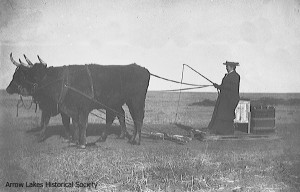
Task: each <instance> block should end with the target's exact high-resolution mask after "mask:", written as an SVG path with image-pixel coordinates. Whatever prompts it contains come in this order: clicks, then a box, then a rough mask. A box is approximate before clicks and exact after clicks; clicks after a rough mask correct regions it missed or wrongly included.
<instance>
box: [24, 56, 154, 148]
mask: <svg viewBox="0 0 300 192" xmlns="http://www.w3.org/2000/svg"><path fill="white" fill-rule="evenodd" d="M38 58H39V57H38ZM39 61H40V62H39V63H35V64H32V65H30V66H29V67H27V68H28V69H27V70H26V75H24V76H23V78H24V79H23V82H22V84H20V85H18V86H19V87H20V88H19V89H20V94H22V95H27V94H30V95H35V94H41V93H42V94H45V95H47V96H48V97H49V98H51V99H53V100H54V102H55V103H57V104H58V107H59V110H60V111H62V112H63V113H65V114H66V115H67V116H69V117H71V118H72V122H73V124H74V126H75V131H74V137H75V138H76V139H78V144H79V147H80V148H85V145H86V128H87V121H88V114H89V113H90V112H91V111H92V110H93V109H105V110H106V124H107V126H106V129H107V128H108V127H110V126H111V124H112V122H113V120H114V119H115V117H116V116H118V117H119V120H120V122H122V124H124V125H121V128H122V129H121V136H120V137H121V138H122V137H125V136H126V135H127V131H126V126H125V112H124V110H123V108H122V106H123V105H124V104H126V105H127V106H128V109H129V112H130V114H131V116H132V119H133V121H134V132H133V136H132V137H131V138H130V139H129V142H130V143H131V144H140V141H141V128H142V125H143V119H144V108H145V99H146V94H147V89H148V85H149V80H150V73H149V71H148V70H147V69H145V68H143V67H140V66H138V65H137V64H130V65H123V66H121V65H108V66H104V65H97V64H90V65H70V66H64V67H47V64H46V63H45V62H44V61H42V60H41V59H40V58H39ZM137 135H138V141H137V142H136V137H137ZM106 138H107V131H106V130H105V131H104V132H103V133H102V136H101V137H100V138H99V141H105V140H106Z"/></svg>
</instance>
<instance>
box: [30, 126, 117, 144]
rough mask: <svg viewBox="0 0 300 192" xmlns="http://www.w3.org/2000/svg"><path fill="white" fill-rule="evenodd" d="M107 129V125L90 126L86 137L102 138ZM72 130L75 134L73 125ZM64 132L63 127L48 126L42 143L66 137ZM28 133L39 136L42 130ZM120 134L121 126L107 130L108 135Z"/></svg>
mask: <svg viewBox="0 0 300 192" xmlns="http://www.w3.org/2000/svg"><path fill="white" fill-rule="evenodd" d="M105 127H106V125H105V124H88V127H87V132H86V136H87V137H88V136H101V135H102V133H103V131H104V129H105ZM70 129H71V132H73V130H74V127H73V125H71V126H70ZM64 132H65V128H64V126H63V125H50V126H47V128H46V130H45V137H44V138H43V140H41V142H43V141H45V140H47V139H48V138H50V137H52V136H55V135H58V136H61V137H65V135H64ZM26 133H28V134H37V135H38V134H39V133H40V128H38V127H37V128H33V129H30V130H27V131H26ZM120 133H121V129H120V126H114V125H113V126H111V127H110V128H109V129H108V130H107V134H108V135H111V134H115V135H120Z"/></svg>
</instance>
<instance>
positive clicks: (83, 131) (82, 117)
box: [78, 113, 89, 149]
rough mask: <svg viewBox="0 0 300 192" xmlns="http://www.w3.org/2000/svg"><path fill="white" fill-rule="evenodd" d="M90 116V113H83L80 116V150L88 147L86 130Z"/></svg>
mask: <svg viewBox="0 0 300 192" xmlns="http://www.w3.org/2000/svg"><path fill="white" fill-rule="evenodd" d="M88 116H89V113H81V114H79V124H78V125H79V126H78V127H79V146H78V147H79V148H80V149H85V145H86V130H87V124H88Z"/></svg>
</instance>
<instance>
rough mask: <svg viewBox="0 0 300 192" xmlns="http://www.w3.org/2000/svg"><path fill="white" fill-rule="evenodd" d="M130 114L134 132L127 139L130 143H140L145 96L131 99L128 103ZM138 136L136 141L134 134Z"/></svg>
mask: <svg viewBox="0 0 300 192" xmlns="http://www.w3.org/2000/svg"><path fill="white" fill-rule="evenodd" d="M127 105H128V104H127ZM128 108H129V111H130V114H131V116H132V119H133V121H134V132H133V136H132V137H131V139H130V140H129V143H131V144H137V145H140V144H141V135H142V127H143V120H144V114H145V98H136V99H134V100H132V101H131V102H130V103H129V105H128ZM137 134H138V136H139V138H138V141H137V142H136V136H137Z"/></svg>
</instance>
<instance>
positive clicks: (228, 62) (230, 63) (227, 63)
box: [223, 61, 240, 66]
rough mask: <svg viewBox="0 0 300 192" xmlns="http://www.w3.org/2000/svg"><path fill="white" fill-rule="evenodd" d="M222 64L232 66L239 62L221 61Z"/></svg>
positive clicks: (237, 64)
mask: <svg viewBox="0 0 300 192" xmlns="http://www.w3.org/2000/svg"><path fill="white" fill-rule="evenodd" d="M223 65H233V66H239V65H240V64H239V63H236V62H231V61H226V62H225V63H223Z"/></svg>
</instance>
